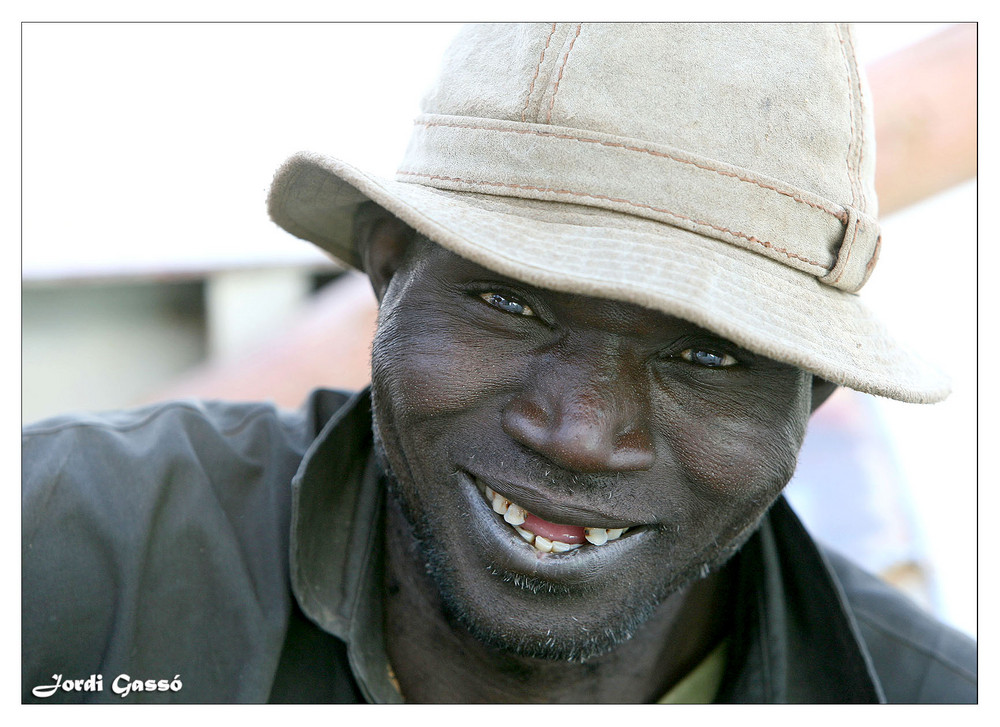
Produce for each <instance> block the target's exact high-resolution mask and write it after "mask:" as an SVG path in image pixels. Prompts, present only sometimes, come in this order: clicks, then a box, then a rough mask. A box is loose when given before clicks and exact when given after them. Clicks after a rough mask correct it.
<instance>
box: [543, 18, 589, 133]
mask: <svg viewBox="0 0 1000 727" xmlns="http://www.w3.org/2000/svg"><path fill="white" fill-rule="evenodd" d="M582 27H583V23H577V24H576V35H574V36H573V40H571V41H570V43H569V48H567V49H566V55H564V56H563V62H562V65H561V66H559V76H558V77H557V78H556V85H555V88H553V89H552V98H551V99H549V112H548V113H547V114H546V115H545V123H550V122H551V121H552V107H553V106H555V104H556V94H557V93H559V84H560V83H562V77H563V71H564V70H565V69H566V62H567V61H568V60H569V54H570V53H571V52H572V51H573V46H574V45H576V39H577V38H579V37H580V29H581V28H582Z"/></svg>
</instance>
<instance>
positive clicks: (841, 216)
mask: <svg viewBox="0 0 1000 727" xmlns="http://www.w3.org/2000/svg"><path fill="white" fill-rule="evenodd" d="M415 123H416V125H417V126H427V127H430V126H443V127H449V128H456V129H473V130H479V131H498V132H501V133H508V134H530V135H532V136H548V137H552V138H554V139H566V140H569V141H580V142H585V143H588V144H599V145H601V146H607V147H612V148H616V149H625V150H626V151H637V152H641V153H643V154H649V155H650V156H654V157H662V158H664V159H671V160H673V161H675V162H679V163H681V164H690V165H691V166H693V167H697V168H698V169H704V170H705V171H706V172H714V173H715V174H719V175H721V176H723V177H732V178H733V179H738V180H739V181H741V182H746V183H747V184H753V185H756V186H758V187H760V188H762V189H769V190H771V191H772V192H777V193H778V194H780V195H783V196H785V197H788V198H789V199H791V200H794V201H796V202H801V203H802V204H804V205H808V206H809V207H812V208H814V209H817V210H819V211H820V212H826V213H827V214H828V215H831V216H832V217H834V218H836V220H837V221H838V222H840V223H841V224H845V225H846V224H847V221H848V218H847V213H846V212H844V211H843V210H839V211H838V210H832V209H830V208H829V207H826V206H825V205H822V204H819V203H817V202H810V201H809V200H807V199H802V198H801V197H799V196H798V195H797V194H795V193H793V192H788V191H786V190H783V189H779V188H778V187H774V186H772V185H769V184H764V183H763V182H759V181H757V180H756V179H749V178H747V177H744V176H742V175H740V174H737V173H736V172H731V171H728V170H724V169H716V168H715V167H710V166H707V165H705V164H700V163H698V162H695V161H691V160H690V159H684V158H682V157H678V156H674V155H673V154H668V153H666V152H662V151H656V150H654V149H646V148H645V147H641V146H632V145H630V144H623V143H621V142H616V141H603V140H602V139H588V138H587V137H585V136H574V135H572V134H563V133H559V132H555V131H539V130H537V129H500V128H497V127H495V126H480V125H476V124H456V123H446V122H443V121H417V122H415Z"/></svg>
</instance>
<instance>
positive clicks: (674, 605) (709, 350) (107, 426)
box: [23, 23, 976, 702]
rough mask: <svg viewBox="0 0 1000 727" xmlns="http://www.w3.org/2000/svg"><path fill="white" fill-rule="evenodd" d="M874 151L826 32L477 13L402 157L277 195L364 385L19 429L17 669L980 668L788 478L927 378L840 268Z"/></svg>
mask: <svg viewBox="0 0 1000 727" xmlns="http://www.w3.org/2000/svg"><path fill="white" fill-rule="evenodd" d="M871 144H872V132H871V124H870V104H868V102H867V100H866V97H865V90H864V85H863V79H862V78H861V74H860V72H859V70H858V68H857V65H856V62H855V59H854V54H853V50H852V46H851V36H850V32H849V30H848V29H847V28H844V27H840V26H821V25H807V26H792V25H780V26H745V25H709V26H703V25H679V26H668V25H639V26H631V25H612V26H602V25H590V24H560V23H556V24H541V25H529V26H485V27H471V28H469V29H467V30H465V31H463V33H461V34H460V35H459V37H458V38H457V39H456V41H455V43H454V44H453V46H452V47H451V49H450V51H449V53H448V55H447V56H446V59H445V63H444V66H443V70H442V74H441V77H440V79H439V81H438V83H437V84H436V85H435V86H434V87H433V88H432V89H431V91H430V92H429V93H428V96H427V97H426V99H425V102H424V114H423V115H422V116H421V117H420V118H418V120H417V123H416V126H415V132H414V136H413V141H412V142H411V145H410V148H409V150H408V151H407V155H406V157H405V158H404V160H403V163H402V165H401V167H400V169H399V171H398V172H397V176H396V179H395V180H381V179H377V178H375V177H372V176H370V175H367V174H365V173H363V172H361V171H359V170H356V169H354V168H352V167H350V166H348V165H346V164H343V163H341V162H339V161H337V160H332V159H328V158H323V157H319V156H316V155H310V154H303V155H299V156H296V157H293V158H292V159H291V160H289V161H288V162H287V163H286V165H285V166H284V167H283V168H282V169H281V170H280V171H279V173H278V175H277V177H276V179H275V183H274V186H273V189H272V193H271V197H270V211H271V215H272V217H273V218H274V220H275V221H276V222H277V223H278V224H279V225H281V226H282V227H284V228H285V229H287V230H288V231H290V232H292V233H293V234H295V235H298V236H300V237H303V238H305V239H308V240H311V241H313V242H316V243H317V244H319V245H320V246H321V247H323V248H324V249H326V250H327V251H329V252H331V253H332V254H334V255H335V256H337V257H339V258H340V259H342V260H344V261H346V262H348V263H350V264H352V265H355V266H357V267H359V268H362V269H363V270H364V271H365V272H366V273H367V274H368V276H369V278H370V280H371V282H372V286H373V288H374V290H375V293H376V296H377V297H378V299H379V303H380V314H379V328H378V333H377V335H376V339H375V343H374V346H373V352H372V374H373V375H372V387H371V392H370V395H369V393H368V392H362V393H360V394H358V395H355V396H352V397H350V398H349V397H347V396H345V395H339V394H335V393H331V392H319V393H317V394H316V395H314V396H313V397H311V399H310V401H309V402H308V403H307V405H306V407H305V408H304V409H303V411H302V412H301V413H300V414H298V415H288V414H279V413H276V412H274V411H273V410H271V409H270V408H268V407H264V406H259V405H222V404H206V405H200V406H195V405H192V404H190V403H184V404H171V405H163V406H157V407H152V408H149V409H145V410H141V411H139V412H133V413H125V414H121V415H112V416H110V417H105V418H98V417H94V418H93V419H92V420H90V421H84V420H82V419H79V418H77V419H61V420H53V421H51V422H48V423H45V424H42V425H39V426H38V427H36V428H34V429H32V430H31V431H30V432H29V433H28V434H27V435H26V438H25V449H24V453H25V454H24V462H25V464H24V470H25V481H26V485H25V501H24V553H23V563H24V582H23V591H24V606H25V617H24V676H23V680H24V684H23V689H24V694H25V698H26V699H32V698H38V699H56V698H63V699H95V700H114V701H121V700H122V699H128V700H133V701H139V700H142V701H158V700H186V701H264V700H266V699H271V700H272V701H292V700H297V701H325V700H329V701H354V700H360V699H368V700H370V701H388V702H392V701H397V702H398V701H411V702H444V701H449V702H450V701H458V702H475V701H497V702H590V701H601V702H651V701H675V702H676V701H687V702H691V701H722V702H785V701H794V702H878V701H895V702H968V701H975V699H976V675H975V645H974V643H972V642H971V641H970V640H968V639H966V638H964V637H962V636H959V635H957V634H955V633H952V632H951V631H949V630H948V629H946V628H945V627H943V626H941V625H939V624H936V623H934V622H933V621H932V620H931V619H929V618H928V617H927V616H925V615H923V614H921V613H920V612H919V611H918V610H917V609H916V608H915V607H913V606H912V605H910V604H908V603H907V602H906V601H905V600H903V599H902V598H901V597H899V596H898V595H896V594H894V593H893V592H891V591H890V590H889V589H888V588H886V587H885V586H883V585H881V584H880V583H878V581H876V580H875V579H873V578H871V577H870V576H867V575H865V574H863V573H861V572H860V571H859V570H857V569H856V568H855V567H854V566H852V565H851V564H849V563H847V562H846V561H844V560H843V559H841V558H839V557H837V556H836V555H834V554H832V553H826V552H824V551H821V550H820V549H819V548H818V547H817V546H816V545H815V544H814V543H813V542H812V541H811V539H810V538H809V537H808V535H807V534H806V533H805V531H804V530H803V529H802V527H801V525H800V524H799V523H798V521H797V520H796V518H795V516H794V515H793V514H792V512H791V511H790V509H789V508H788V507H787V505H786V504H785V503H784V501H783V500H782V499H781V497H780V493H781V490H782V488H783V487H784V485H785V484H786V483H787V481H788V479H789V478H790V477H791V474H792V472H793V471H794V467H795V462H796V456H797V453H798V449H799V446H800V445H801V442H802V438H803V436H804V432H805V427H806V423H807V421H808V418H809V416H810V414H811V413H812V412H813V411H815V410H816V408H817V407H819V406H820V405H821V404H822V402H823V401H824V400H825V399H826V398H827V397H828V396H829V395H830V394H831V393H832V391H833V390H834V389H835V388H836V386H837V385H844V386H850V387H852V388H855V389H858V390H860V391H866V392H869V393H873V394H879V395H883V396H891V397H894V398H897V399H901V400H905V401H913V402H930V401H936V400H939V399H941V398H943V397H944V396H945V395H946V393H947V384H946V382H944V381H942V380H941V378H940V376H939V375H938V374H937V373H936V372H935V371H934V370H933V369H931V368H929V367H927V366H926V365H925V364H923V363H922V361H921V360H920V359H919V358H918V357H916V356H915V355H913V354H912V353H910V352H908V351H906V350H904V349H903V348H902V347H900V346H899V345H898V344H896V343H895V342H893V341H892V339H891V338H890V337H889V336H888V334H887V333H886V332H885V331H884V330H883V328H882V327H881V326H880V325H879V324H878V323H877V321H876V319H875V318H874V317H873V316H872V314H871V313H870V312H869V311H868V310H867V309H866V308H865V307H864V306H863V304H862V303H861V302H860V299H859V298H858V297H857V296H856V295H855V293H856V292H857V291H858V290H859V289H860V288H861V287H862V286H863V285H864V283H865V281H866V280H867V279H868V277H869V276H870V275H871V273H872V271H873V269H874V267H875V264H876V261H877V257H878V251H879V245H880V236H879V231H878V223H877V221H876V203H875V199H874V192H873V189H872V181H873V158H874V155H873V153H872V147H871ZM289 485H290V487H289ZM288 553H290V558H289V557H288ZM289 585H290V591H291V593H290V592H289ZM97 675H100V676H101V677H102V678H103V680H104V682H105V683H106V686H107V688H105V689H98V688H97V684H98V680H97V679H96V676H97ZM91 676H94V677H95V679H94V681H93V682H92V684H91V686H93V688H92V689H88V688H87V687H88V683H87V679H88V678H89V677H91ZM164 684H165V685H166V687H165V688H161V687H162V685H164ZM174 685H176V686H177V689H176V690H175V689H174V688H173V687H174Z"/></svg>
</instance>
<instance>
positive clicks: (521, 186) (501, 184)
mask: <svg viewBox="0 0 1000 727" xmlns="http://www.w3.org/2000/svg"><path fill="white" fill-rule="evenodd" d="M396 174H401V175H407V176H411V177H424V178H425V179H440V180H443V181H446V182H460V183H462V184H482V185H487V186H490V187H508V188H510V189H528V190H533V191H536V192H550V193H552V194H569V195H573V196H575V197H590V198H592V199H602V200H607V201H608V202H618V203H620V204H627V205H631V206H632V207H640V208H643V209H649V210H653V211H654V212H660V213H663V214H665V215H669V216H671V217H676V218H677V219H679V220H684V221H686V222H690V223H692V224H694V225H698V226H700V227H710V228H712V229H713V230H718V231H719V232H725V233H727V234H730V235H733V236H734V237H741V238H743V239H744V240H747V241H749V242H753V243H755V244H758V245H761V246H762V247H765V248H767V249H768V250H774V251H775V252H778V253H781V254H782V255H784V256H785V257H788V258H794V259H796V260H801V261H802V262H804V263H807V264H808V265H812V266H813V267H817V268H820V269H821V270H823V271H824V272H826V273H829V272H830V269H829V268H827V267H826V266H825V265H823V264H821V263H818V262H815V261H813V260H810V259H809V258H806V257H803V256H801V255H798V254H796V253H794V252H791V251H789V250H786V249H785V248H782V247H778V246H777V245H775V244H774V243H773V242H769V241H767V240H761V239H760V238H757V237H754V236H753V235H748V234H747V233H745V232H739V231H737V230H730V229H729V228H727V227H721V226H719V225H715V224H712V223H711V222H705V221H703V220H696V219H694V218H693V217H687V216H686V215H682V214H678V213H676V212H671V211H670V210H668V209H664V208H662V207H654V206H653V205H650V204H645V203H643V202H633V201H631V200H628V199H622V198H620V197H609V196H608V195H604V194H591V193H589V192H576V191H574V190H572V189H553V188H551V187H536V186H532V185H530V184H508V183H507V182H488V181H484V180H479V179H462V178H461V177H446V176H443V175H440V174H424V173H423V172H408V171H405V170H398V171H397V172H396Z"/></svg>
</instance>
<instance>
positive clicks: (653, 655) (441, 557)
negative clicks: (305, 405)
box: [358, 214, 835, 703]
mask: <svg viewBox="0 0 1000 727" xmlns="http://www.w3.org/2000/svg"><path fill="white" fill-rule="evenodd" d="M358 244H359V249H360V250H361V252H362V257H363V260H364V264H365V269H366V272H367V273H368V275H369V277H370V279H371V281H372V285H373V287H374V289H375V292H376V295H377V296H378V299H379V301H380V322H379V330H378V334H377V335H376V340H375V344H374V349H373V402H374V413H375V422H376V433H377V437H378V445H379V450H380V453H381V456H382V457H383V460H384V466H385V467H386V468H387V469H388V470H389V471H390V472H391V486H390V491H389V497H388V509H387V533H386V538H387V540H386V546H387V575H386V585H387V593H388V594H389V597H388V600H387V604H386V609H387V614H386V641H387V649H388V653H389V658H390V662H391V663H392V665H393V668H394V671H395V674H396V676H397V679H398V681H399V684H400V688H401V691H402V693H403V695H404V697H405V698H406V699H407V701H412V702H483V701H496V702H515V703H521V702H544V703H556V702H569V703H581V702H618V703H623V702H649V701H655V700H656V699H657V698H659V697H660V696H662V695H663V694H664V693H665V692H666V691H667V690H669V688H670V687H672V686H673V685H674V684H676V682H677V681H678V680H679V679H680V678H682V677H683V676H684V675H685V674H686V673H687V672H688V671H689V670H690V669H691V668H693V667H694V666H695V665H696V664H697V663H698V662H699V661H700V660H701V659H702V658H703V657H704V656H705V655H706V654H707V653H708V652H709V651H710V650H711V649H712V648H713V647H714V646H715V645H716V644H717V643H718V642H719V640H720V639H721V638H722V637H723V636H724V634H725V629H726V623H727V618H728V613H729V602H730V599H729V598H728V595H729V587H728V578H727V574H726V570H725V567H724V564H725V563H726V561H727V560H728V559H729V557H730V556H731V555H732V554H733V553H734V552H735V551H736V550H738V548H739V547H740V545H742V543H743V542H745V540H746V539H747V538H748V537H749V536H750V535H751V534H752V533H753V531H754V529H755V528H756V526H757V524H758V522H759V520H760V518H761V517H762V516H763V515H764V513H765V512H766V510H767V508H768V507H769V506H770V505H771V504H772V503H773V501H774V500H775V498H777V496H778V495H779V493H780V492H781V489H782V488H783V487H784V485H785V484H786V483H787V482H788V480H789V478H790V477H791V475H792V472H793V471H794V466H795V461H796V457H797V454H798V450H799V447H800V446H801V443H802V439H803V437H804V434H805V427H806V423H807V421H808V418H809V416H810V414H811V413H812V412H813V411H815V409H816V408H817V407H818V406H819V405H820V404H821V403H822V402H823V401H824V400H825V399H826V398H827V397H828V396H829V395H830V394H831V393H832V392H833V390H834V388H835V387H834V386H833V385H832V384H830V383H828V382H826V381H823V380H821V379H817V378H814V377H813V376H811V375H810V374H808V373H805V372H803V371H801V370H799V369H796V368H794V367H792V366H788V365H786V364H782V363H778V362H775V361H772V360H769V359H766V358H764V357H761V356H758V355H756V354H753V353H751V352H749V351H745V350H743V349H741V348H739V347H737V346H735V345H733V344H732V343H730V342H728V341H726V340H724V339H721V338H719V337H718V336H716V335H714V334H712V333H710V332H709V331H706V330H704V329H702V328H699V327H698V326H695V325H693V324H691V323H689V322H687V321H684V320H682V319H679V318H675V317H673V316H669V315H666V314H663V313H660V312H657V311H652V310H649V309H645V308H641V307H639V306H636V305H632V304H629V303H623V302H619V301H611V300H603V299H597V298H590V297H585V296H580V295H572V294H566V293H559V292H554V291H551V290H546V289H541V288H537V287H534V286H531V285H527V284H524V283H521V282H518V281H516V280H513V279H510V278H507V277H505V276H502V275H499V274H496V273H493V272H492V271H489V270H487V269H486V268H483V267H481V266H478V265H476V264H474V263H471V262H469V261H467V260H464V259H463V258H460V257H458V256H457V255H454V254H453V253H450V252H448V251H446V250H444V249H443V248H441V247H439V246H437V245H435V244H434V243H431V242H429V241H427V240H426V239H424V238H421V237H419V236H416V235H415V234H414V233H413V231H412V230H411V229H409V228H407V227H406V226H405V225H403V224H402V223H400V222H399V221H398V220H395V218H392V217H390V216H388V215H387V214H385V215H383V216H382V217H380V218H376V219H375V220H374V221H372V223H371V224H369V225H367V226H365V227H364V228H363V229H362V230H361V234H360V235H359V236H358ZM484 486H489V487H490V488H491V489H492V490H493V491H495V492H497V493H499V494H500V495H502V496H503V497H504V498H508V499H509V500H510V501H512V502H515V503H517V504H519V505H521V506H522V507H523V508H524V509H525V510H527V511H530V512H531V513H534V514H535V515H537V516H538V517H540V518H543V519H544V520H547V521H550V522H552V523H563V524H568V525H575V526H580V527H591V528H598V529H616V528H617V529H620V528H628V530H627V531H626V532H625V533H624V534H623V535H622V536H621V537H620V538H619V539H617V540H615V541H614V542H609V543H607V544H604V545H600V546H597V545H592V544H590V543H586V544H584V545H583V546H582V547H580V548H577V549H575V550H573V551H571V552H567V553H545V552H540V551H538V550H537V549H535V548H533V547H532V546H531V545H529V544H528V543H526V542H524V541H523V539H522V538H521V537H520V536H519V535H518V534H517V533H516V532H515V530H514V529H513V528H512V527H511V526H510V525H508V524H507V523H505V522H504V521H503V519H502V518H501V517H500V516H499V515H497V514H496V513H495V512H494V511H493V510H492V509H491V507H490V503H489V502H488V501H487V499H486V496H484V495H483V487H484Z"/></svg>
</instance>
